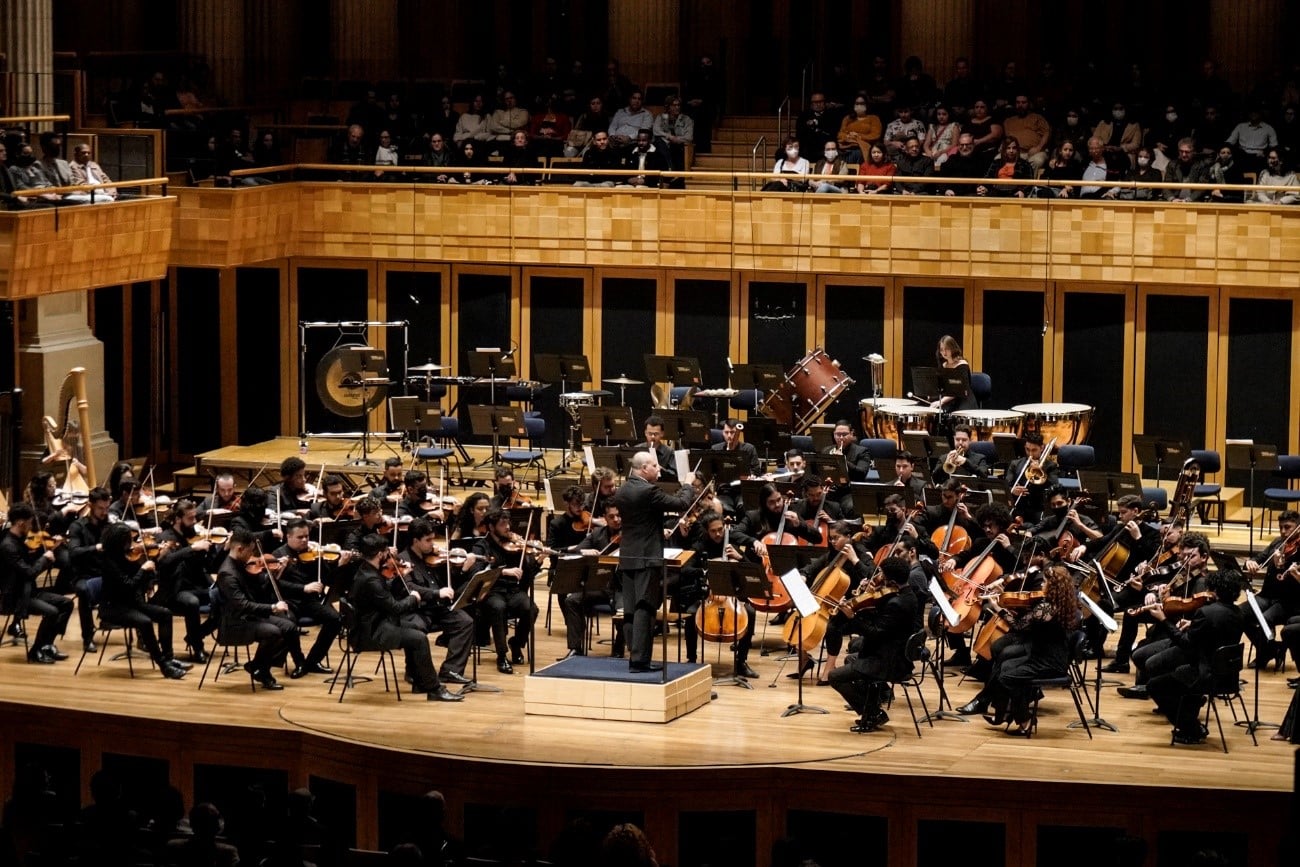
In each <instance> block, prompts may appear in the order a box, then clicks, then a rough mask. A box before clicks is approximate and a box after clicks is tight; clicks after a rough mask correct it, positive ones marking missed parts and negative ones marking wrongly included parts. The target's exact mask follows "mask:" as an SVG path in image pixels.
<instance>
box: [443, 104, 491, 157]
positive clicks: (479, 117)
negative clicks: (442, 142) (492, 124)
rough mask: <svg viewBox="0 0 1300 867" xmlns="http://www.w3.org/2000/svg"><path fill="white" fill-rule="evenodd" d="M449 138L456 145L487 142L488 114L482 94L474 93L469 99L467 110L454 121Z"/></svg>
mask: <svg viewBox="0 0 1300 867" xmlns="http://www.w3.org/2000/svg"><path fill="white" fill-rule="evenodd" d="M451 138H452V141H454V142H456V144H458V145H459V144H464V143H465V142H467V141H487V140H488V138H489V133H488V114H487V107H486V105H485V103H484V102H483V94H481V93H476V94H474V96H473V97H472V98H471V99H470V103H469V108H467V109H466V110H465V113H464V114H462V115H461V116H460V117H458V118H457V119H456V130H455V132H453V133H452V134H451Z"/></svg>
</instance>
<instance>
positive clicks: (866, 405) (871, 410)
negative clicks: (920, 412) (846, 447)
mask: <svg viewBox="0 0 1300 867" xmlns="http://www.w3.org/2000/svg"><path fill="white" fill-rule="evenodd" d="M913 406H920V404H918V403H917V402H916V401H914V400H912V399H911V398H910V397H878V398H876V399H875V400H871V399H867V400H860V401H858V409H859V410H861V415H862V435H863V436H864V437H872V438H875V439H888V437H887V436H886V435H884V434H882V433H881V432H880V428H879V427H878V425H879V423H880V421H879V419H878V418H877V413H878V412H879V411H880V410H882V409H907V408H909V407H913Z"/></svg>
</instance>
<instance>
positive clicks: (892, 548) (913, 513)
mask: <svg viewBox="0 0 1300 867" xmlns="http://www.w3.org/2000/svg"><path fill="white" fill-rule="evenodd" d="M924 511H925V506H924V505H917V506H913V507H912V508H911V509H909V510H908V511H907V512H904V513H903V523H901V524H899V525H898V535H897V536H896V537H894V541H893V542H891V543H890V544H888V545H885V546H883V547H881V548H877V549H876V553H875V556H874V558H873V559H874V560H875V561H876V565H877V566H879V565H880V564H881V563H883V562H885V561H886V560H888V559H889V558H890V557H892V556H894V554H895V553H896V552H897V551H898V543H899V542H900V541H902V538H903V536H904V535H905V532H904V531H906V530H907V528H908V527H910V526H911V525H912V519H913V518H915V517H917V516H918V515H920V514H921V513H922V512H924ZM956 514H957V512H956V510H954V511H953V516H954V517H956ZM854 538H857V537H856V536H855V537H854ZM968 538H969V537H968Z"/></svg>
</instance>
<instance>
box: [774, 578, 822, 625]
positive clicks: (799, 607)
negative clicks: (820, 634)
mask: <svg viewBox="0 0 1300 867" xmlns="http://www.w3.org/2000/svg"><path fill="white" fill-rule="evenodd" d="M781 583H782V584H783V585H785V592H786V593H789V594H790V598H791V599H792V600H794V607H795V610H796V611H798V612H799V616H800V617H812V616H813V615H814V614H816V613H817V612H818V611H819V610H820V609H821V605H820V604H819V603H818V602H817V597H816V596H814V595H812V591H811V590H809V589H808V585H807V584H805V583H804V580H803V576H802V575H800V574H799V570H798V569H791V570H790V571H789V572H787V573H785V574H784V575H782V576H781Z"/></svg>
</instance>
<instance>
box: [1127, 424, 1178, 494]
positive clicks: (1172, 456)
mask: <svg viewBox="0 0 1300 867" xmlns="http://www.w3.org/2000/svg"><path fill="white" fill-rule="evenodd" d="M1133 451H1134V453H1135V454H1136V455H1137V459H1138V464H1139V465H1141V466H1144V467H1149V466H1154V467H1155V468H1156V485H1157V486H1159V485H1160V468H1161V467H1162V466H1163V465H1164V464H1166V463H1170V464H1173V465H1174V466H1176V467H1181V466H1182V465H1183V461H1185V460H1187V458H1188V456H1189V447H1188V445H1187V441H1186V440H1180V439H1171V438H1170V437H1162V436H1148V435H1147V434H1134V435H1133Z"/></svg>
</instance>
